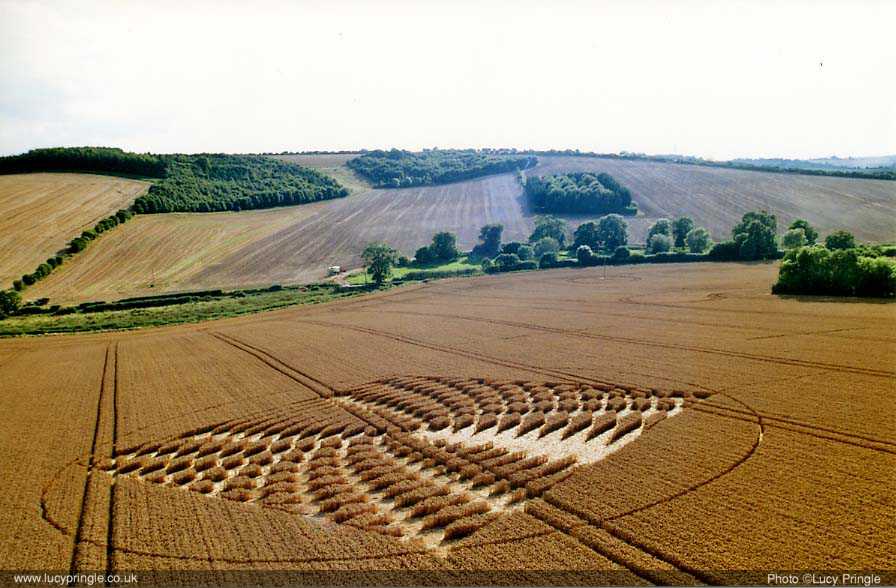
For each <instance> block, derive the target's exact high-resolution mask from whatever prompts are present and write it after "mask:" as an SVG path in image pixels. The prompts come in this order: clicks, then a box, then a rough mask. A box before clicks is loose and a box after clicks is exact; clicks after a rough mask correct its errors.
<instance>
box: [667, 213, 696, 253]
mask: <svg viewBox="0 0 896 588" xmlns="http://www.w3.org/2000/svg"><path fill="white" fill-rule="evenodd" d="M693 229H694V221H693V220H691V218H690V217H687V216H680V217H678V218H676V219H675V220H673V221H672V238H673V239H674V240H675V247H676V248H677V247H684V246H685V239H687V236H688V233H690V232H691V231H692V230H693Z"/></svg>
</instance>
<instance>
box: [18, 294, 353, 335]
mask: <svg viewBox="0 0 896 588" xmlns="http://www.w3.org/2000/svg"><path fill="white" fill-rule="evenodd" d="M363 292H364V290H354V291H340V290H339V288H338V286H336V285H335V284H319V285H311V286H302V287H289V288H283V289H282V290H276V291H265V292H252V293H243V292H232V293H228V294H226V295H224V296H221V297H219V298H214V299H211V300H203V301H197V302H190V303H186V304H173V305H168V306H159V307H152V308H133V309H127V310H111V311H104V312H87V313H83V312H76V313H72V314H63V315H48V314H41V315H23V316H13V317H9V318H6V319H4V320H0V337H14V336H18V335H42V334H50V333H75V332H82V331H111V330H125V329H140V328H146V327H158V326H161V325H169V324H175V323H195V322H201V321H207V320H213V319H219V318H226V317H232V316H238V315H241V314H248V313H254V312H263V311H266V310H274V309H277V308H283V307H286V306H295V305H299V304H318V303H321V302H329V301H331V300H336V299H338V298H345V297H347V296H356V295H358V294H361V293H363Z"/></svg>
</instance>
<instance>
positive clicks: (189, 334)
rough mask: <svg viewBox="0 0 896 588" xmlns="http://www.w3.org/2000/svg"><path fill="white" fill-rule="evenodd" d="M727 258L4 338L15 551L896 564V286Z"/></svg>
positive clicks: (7, 543) (374, 562) (24, 563)
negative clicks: (811, 288) (863, 294)
mask: <svg viewBox="0 0 896 588" xmlns="http://www.w3.org/2000/svg"><path fill="white" fill-rule="evenodd" d="M712 270H713V271H707V267H706V266H705V265H683V266H682V265H670V266H638V267H612V268H608V269H607V273H606V277H604V274H603V270H602V268H592V269H584V270H551V271H542V272H529V273H524V274H515V275H507V274H505V275H500V276H484V277H479V278H472V279H464V280H444V281H440V282H434V283H429V284H420V285H415V286H407V287H403V288H399V289H394V290H390V291H386V292H382V293H378V294H374V295H371V296H367V297H362V298H353V299H350V300H346V301H340V302H336V303H331V304H324V305H319V306H310V307H299V308H292V309H286V310H282V311H275V312H271V313H266V314H260V315H254V316H249V317H242V318H237V319H229V320H225V321H219V322H210V323H204V324H200V325H189V326H188V325H184V326H178V327H171V328H165V329H159V330H155V331H147V332H131V333H114V334H101V335H100V334H95V335H78V336H66V337H53V338H34V339H20V340H4V341H0V381H2V382H3V383H4V386H3V389H2V394H3V404H4V407H5V409H4V411H3V413H2V414H0V431H2V437H0V464H2V467H3V473H4V475H3V477H2V482H0V483H2V484H3V485H4V490H5V491H4V492H2V493H0V525H2V528H3V530H4V532H3V533H2V534H0V567H2V568H3V569H20V568H24V569H35V568H38V569H41V568H48V569H55V570H135V569H137V570H167V569H177V570H196V571H199V572H208V571H209V570H246V569H250V570H279V571H308V570H317V571H325V572H327V573H333V572H337V571H340V570H355V571H359V572H363V573H364V575H362V576H352V578H354V581H357V582H398V581H413V579H414V578H418V579H421V577H418V576H413V575H410V571H414V570H427V576H425V577H426V578H427V579H428V580H429V581H433V579H436V580H439V581H442V580H443V581H445V582H449V581H453V582H455V583H457V582H461V583H463V582H464V581H467V583H469V582H470V581H483V582H489V583H495V582H502V583H507V582H510V583H530V584H531V583H545V582H556V583H565V584H569V583H574V582H581V581H588V582H592V583H594V582H611V583H615V584H646V583H690V584H693V583H697V582H707V583H713V582H727V583H737V582H738V581H744V582H746V581H758V582H765V581H766V579H765V578H766V576H765V574H764V572H763V573H761V574H759V575H757V573H756V572H757V570H758V571H763V570H769V569H772V570H801V569H848V570H861V569H873V570H891V571H892V570H894V569H896V556H894V554H896V539H894V537H896V502H894V500H893V492H892V490H893V487H894V484H896V433H894V431H896V416H894V414H896V413H894V411H893V410H892V407H893V402H892V396H893V392H894V382H896V370H894V361H893V359H894V353H896V337H894V335H893V333H894V326H896V313H894V306H893V305H892V304H886V303H879V302H874V301H861V302H842V301H841V302H834V301H828V300H824V299H800V298H780V297H773V296H771V295H770V294H768V284H769V283H770V282H771V281H772V280H773V278H774V276H775V274H776V270H777V268H776V265H774V264H766V263H758V264H714V265H713V266H712ZM61 407H64V410H63V409H62V408H61ZM732 570H734V572H733V573H732V572H731V571H732ZM469 571H476V572H480V574H478V575H476V576H469V575H466V572H469ZM494 571H498V572H500V573H499V574H498V575H489V573H488V572H494ZM151 577H152V576H149V575H144V576H143V579H144V580H146V579H149V578H151ZM339 577H341V576H329V578H330V579H333V578H337V579H338V578H339ZM159 578H161V579H164V578H165V576H159ZM206 578H207V577H206ZM244 579H245V578H244ZM265 579H267V580H270V581H272V582H273V581H280V580H283V578H281V577H280V576H276V577H275V576H263V577H260V578H258V580H259V581H261V582H263V581H265Z"/></svg>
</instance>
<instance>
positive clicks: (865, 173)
mask: <svg viewBox="0 0 896 588" xmlns="http://www.w3.org/2000/svg"><path fill="white" fill-rule="evenodd" d="M496 152H504V153H509V154H523V155H543V156H558V155H562V156H566V157H594V158H598V159H622V160H631V161H656V162H659V163H677V164H686V165H702V166H706V167H722V168H728V169H740V170H746V171H762V172H769V173H785V174H803V175H809V176H833V177H841V178H861V179H869V180H896V169H893V168H892V167H880V168H866V169H862V170H856V171H850V170H843V169H813V168H808V167H799V166H796V165H794V166H791V165H786V164H784V162H783V161H782V164H781V165H780V166H778V165H768V164H763V165H758V164H752V163H746V162H745V161H743V160H740V161H738V160H732V161H712V160H709V159H703V158H700V157H693V156H690V155H647V154H644V153H630V152H626V151H623V152H621V153H595V152H592V151H580V150H578V149H551V150H547V151H537V150H522V151H520V150H516V149H503V150H496Z"/></svg>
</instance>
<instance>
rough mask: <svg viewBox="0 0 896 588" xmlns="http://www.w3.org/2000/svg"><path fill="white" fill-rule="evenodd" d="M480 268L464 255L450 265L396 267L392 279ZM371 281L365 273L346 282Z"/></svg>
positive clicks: (350, 277)
mask: <svg viewBox="0 0 896 588" xmlns="http://www.w3.org/2000/svg"><path fill="white" fill-rule="evenodd" d="M479 267H480V266H479V264H478V263H473V262H472V261H470V260H469V258H468V257H467V256H466V255H462V256H461V257H458V258H457V259H455V260H454V261H451V262H449V263H427V264H416V263H413V264H411V265H409V266H406V267H394V268H392V279H393V280H400V279H403V278H404V277H405V276H407V275H408V274H409V273H411V272H423V273H432V274H434V275H435V274H439V273H442V272H469V271H472V270H477V269H479ZM369 281H370V277H369V276H368V275H367V274H366V273H365V272H363V271H362V272H358V273H356V274H352V275H350V276H348V278H346V282H348V283H349V284H352V285H359V284H366V283H368V282H369Z"/></svg>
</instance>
